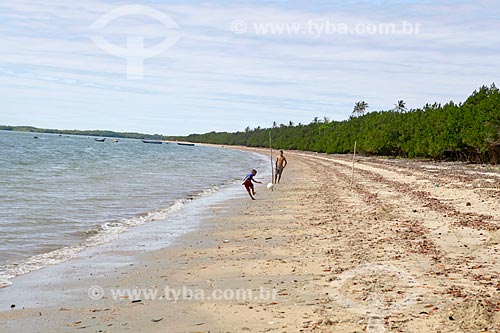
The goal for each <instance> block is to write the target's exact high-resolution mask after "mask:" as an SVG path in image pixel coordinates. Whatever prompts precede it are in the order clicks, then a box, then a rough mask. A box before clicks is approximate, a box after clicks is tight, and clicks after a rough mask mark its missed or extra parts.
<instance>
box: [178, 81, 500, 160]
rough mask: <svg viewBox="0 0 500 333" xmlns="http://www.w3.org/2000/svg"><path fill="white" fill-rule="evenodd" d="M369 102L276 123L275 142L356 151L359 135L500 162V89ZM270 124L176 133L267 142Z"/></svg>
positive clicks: (370, 141) (375, 146)
mask: <svg viewBox="0 0 500 333" xmlns="http://www.w3.org/2000/svg"><path fill="white" fill-rule="evenodd" d="M367 108H368V104H367V103H366V102H364V101H360V102H358V103H356V105H355V108H354V111H353V115H352V116H351V118H350V119H348V120H344V121H328V119H326V118H325V119H323V120H319V119H318V118H315V119H314V121H313V122H311V123H310V124H308V125H303V124H298V125H296V126H294V125H293V123H291V122H290V123H289V124H288V125H285V124H281V125H279V126H277V124H276V123H274V124H273V127H272V133H273V146H274V147H275V148H282V149H297V150H308V151H316V152H325V153H349V152H352V149H353V146H354V142H355V141H357V143H358V147H359V150H360V151H361V152H362V153H364V154H366V155H385V156H400V157H410V158H412V157H424V158H433V159H436V160H443V159H445V160H461V161H470V162H490V163H499V162H500V140H499V132H500V92H499V89H498V88H496V87H495V85H494V84H493V85H492V86H491V87H486V86H483V87H481V88H480V89H479V90H477V91H474V93H473V94H472V95H471V96H470V97H469V98H468V99H467V100H466V101H465V102H464V103H460V104H455V103H453V102H449V103H447V104H445V105H440V104H437V103H435V104H432V105H431V104H427V105H425V106H424V107H423V108H421V109H412V110H407V109H406V106H405V103H404V101H398V102H397V103H396V104H395V108H394V109H393V110H390V111H378V112H370V113H366V110H367ZM269 130H270V129H268V128H260V127H258V128H255V129H250V128H248V127H247V128H246V129H245V131H243V132H236V133H227V132H219V133H217V132H211V133H206V134H191V135H189V136H187V137H182V138H180V137H178V138H176V139H182V140H188V141H192V142H204V143H213V144H223V145H245V146H250V147H266V146H268V144H269V141H268V140H269Z"/></svg>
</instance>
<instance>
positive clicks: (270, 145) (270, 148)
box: [269, 130, 274, 184]
mask: <svg viewBox="0 0 500 333" xmlns="http://www.w3.org/2000/svg"><path fill="white" fill-rule="evenodd" d="M269 150H270V151H271V184H274V166H273V141H272V137H271V130H269Z"/></svg>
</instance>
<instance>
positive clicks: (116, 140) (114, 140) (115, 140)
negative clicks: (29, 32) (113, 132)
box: [112, 139, 120, 143]
mask: <svg viewBox="0 0 500 333" xmlns="http://www.w3.org/2000/svg"><path fill="white" fill-rule="evenodd" d="M112 141H113V142H115V143H116V142H119V141H120V140H118V139H113V140H112Z"/></svg>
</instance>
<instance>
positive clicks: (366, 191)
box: [0, 147, 500, 332]
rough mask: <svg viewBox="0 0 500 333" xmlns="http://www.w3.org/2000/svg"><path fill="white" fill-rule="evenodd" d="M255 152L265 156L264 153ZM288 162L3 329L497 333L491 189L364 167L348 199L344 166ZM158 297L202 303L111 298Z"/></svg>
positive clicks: (294, 156) (314, 158) (2, 316)
mask: <svg viewBox="0 0 500 333" xmlns="http://www.w3.org/2000/svg"><path fill="white" fill-rule="evenodd" d="M227 148H232V147H227ZM248 151H256V149H253V148H249V149H248ZM260 151H261V152H262V154H264V155H267V156H268V151H267V150H260ZM286 156H287V158H288V159H289V161H290V167H289V168H287V169H286V170H285V174H284V176H283V180H282V183H281V184H279V185H277V186H276V189H275V191H273V192H271V191H267V190H265V185H260V186H257V188H256V189H257V199H258V200H256V201H253V202H252V201H250V199H249V198H248V197H239V198H234V199H229V200H225V201H221V202H218V203H216V204H214V205H211V206H209V208H207V209H209V211H210V212H211V214H213V216H212V217H209V218H208V220H206V222H203V223H202V224H201V228H199V229H197V230H194V231H192V232H190V233H189V234H186V235H183V236H181V237H180V238H178V239H177V242H176V243H175V244H174V245H173V246H172V247H168V248H165V249H161V250H155V251H152V252H148V253H144V254H142V255H140V256H139V257H138V260H137V262H136V263H135V264H134V266H126V267H123V269H117V270H116V272H114V273H113V274H111V275H109V276H107V277H98V278H96V277H93V278H90V279H89V282H91V283H92V285H96V286H101V287H102V288H103V289H104V290H105V296H106V298H104V299H100V300H97V301H92V300H90V299H89V298H88V297H87V299H81V300H80V302H75V301H74V300H73V301H71V300H70V301H69V302H67V303H64V304H63V305H62V307H61V308H59V307H53V308H47V309H44V310H43V311H41V312H42V315H41V316H40V315H39V314H38V312H37V311H33V310H8V311H4V312H2V313H0V329H7V331H9V329H12V330H14V329H15V330H17V331H19V330H20V331H30V329H31V331H34V332H35V331H37V329H38V330H39V331H40V332H42V331H44V332H46V331H55V332H58V331H73V330H77V329H78V331H79V332H98V331H102V332H121V331H130V332H165V331H166V332H208V331H211V332H243V331H250V332H268V331H276V332H298V331H305V332H311V331H314V332H354V331H375V329H376V328H377V327H378V329H380V328H381V327H385V329H388V330H395V331H403V332H417V331H418V332H437V331H441V332H476V331H478V330H480V329H488V330H489V331H490V332H495V331H496V330H498V329H500V326H499V325H500V315H499V314H498V311H497V310H495V307H496V306H497V303H496V302H498V305H500V300H498V299H497V296H496V294H495V288H496V285H497V284H499V286H500V272H498V269H497V268H496V267H498V262H499V260H500V254H499V253H498V243H499V242H500V231H499V229H500V224H499V221H500V212H499V211H497V210H496V209H494V208H493V209H492V207H497V206H495V205H497V204H498V202H499V200H500V196H497V195H496V193H497V188H496V187H493V186H492V187H488V186H485V185H484V184H481V186H475V185H474V181H475V179H473V178H474V177H476V178H477V179H479V178H480V177H479V176H478V175H475V176H467V175H465V173H464V174H462V173H459V172H457V171H456V170H451V171H449V170H446V169H443V170H439V171H438V172H429V171H428V170H426V169H425V168H420V166H412V165H406V164H405V163H398V162H396V164H391V163H384V162H383V161H380V160H377V159H364V158H363V159H362V160H360V161H358V164H357V165H356V182H355V184H354V185H353V189H352V190H351V189H350V176H351V170H350V165H351V163H350V161H349V159H348V158H347V157H345V156H344V157H342V156H329V155H320V154H309V153H298V152H289V153H286ZM464 171H465V170H464ZM437 182H439V186H436V184H437ZM469 185H470V186H469ZM239 190H241V191H243V193H244V189H243V188H241V189H239ZM245 195H246V193H245ZM476 217H477V219H475V218H476ZM465 245H466V246H465ZM68 287H73V288H76V286H71V283H68ZM165 287H169V288H171V289H173V290H182V288H183V287H185V288H188V289H190V290H203V291H205V292H206V293H207V294H205V298H203V299H195V298H193V297H192V298H191V299H183V300H181V301H178V302H175V303H174V302H172V300H171V299H166V298H165V297H164V298H163V299H155V300H147V299H145V298H144V297H142V298H141V302H132V301H133V300H131V299H130V298H122V299H118V300H116V301H115V300H113V299H112V297H110V294H109V291H110V290H111V289H113V288H122V289H126V288H130V289H137V288H139V289H141V288H146V289H147V288H150V289H153V290H164V288H165ZM262 289H264V290H267V291H275V298H274V299H268V298H264V297H261V298H257V299H255V298H254V299H235V298H234V297H233V298H231V297H228V298H227V299H222V300H216V299H207V298H206V296H207V295H210V293H211V292H213V291H215V290H231V291H233V293H234V292H235V291H236V290H250V291H255V292H256V291H259V290H262ZM148 290H149V289H148ZM143 296H144V294H143ZM164 296H165V295H164ZM261 296H262V295H261ZM380 302H387V303H388V304H393V306H392V307H389V308H387V307H386V306H380ZM377 304H379V305H377ZM499 310H500V308H499ZM450 317H451V318H453V320H452V319H449V318H450ZM9 319H11V321H8V322H6V320H9Z"/></svg>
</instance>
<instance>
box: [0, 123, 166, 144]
mask: <svg viewBox="0 0 500 333" xmlns="http://www.w3.org/2000/svg"><path fill="white" fill-rule="evenodd" d="M0 130H4V131H16V132H32V133H52V134H66V135H83V136H97V137H108V138H128V139H147V140H166V139H167V137H166V136H163V135H160V134H141V133H129V132H113V131H103V130H89V131H80V130H56V129H44V128H36V127H30V126H1V125H0Z"/></svg>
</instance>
